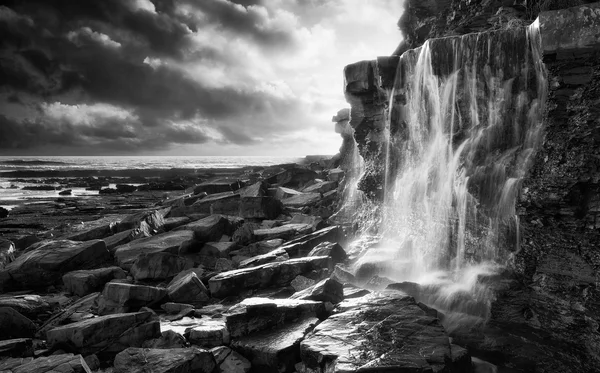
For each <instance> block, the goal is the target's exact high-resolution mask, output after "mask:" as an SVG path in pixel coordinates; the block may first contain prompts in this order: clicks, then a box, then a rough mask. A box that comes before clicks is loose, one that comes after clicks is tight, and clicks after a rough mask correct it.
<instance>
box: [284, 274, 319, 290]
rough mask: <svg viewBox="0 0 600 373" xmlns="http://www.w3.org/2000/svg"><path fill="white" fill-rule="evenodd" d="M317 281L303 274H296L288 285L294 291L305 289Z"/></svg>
mask: <svg viewBox="0 0 600 373" xmlns="http://www.w3.org/2000/svg"><path fill="white" fill-rule="evenodd" d="M316 283H317V282H316V281H315V280H312V279H310V278H308V277H305V276H296V278H295V279H293V280H292V282H290V285H291V286H292V287H293V288H294V290H295V291H296V292H299V291H302V290H305V289H308V288H310V287H311V286H313V285H315V284H316Z"/></svg>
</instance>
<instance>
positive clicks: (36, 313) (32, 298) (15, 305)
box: [0, 294, 55, 320]
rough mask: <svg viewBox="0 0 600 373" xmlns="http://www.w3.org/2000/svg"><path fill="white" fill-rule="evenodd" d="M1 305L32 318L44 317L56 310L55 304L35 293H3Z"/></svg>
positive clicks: (0, 300)
mask: <svg viewBox="0 0 600 373" xmlns="http://www.w3.org/2000/svg"><path fill="white" fill-rule="evenodd" d="M0 307H10V308H12V309H14V310H15V311H17V312H19V313H21V314H23V316H25V317H27V318H29V319H31V320H39V319H44V318H46V317H47V316H49V315H50V314H52V312H53V311H54V308H55V305H54V304H51V303H50V302H48V301H47V300H46V299H44V297H42V296H39V295H35V294H25V295H1V296H0Z"/></svg>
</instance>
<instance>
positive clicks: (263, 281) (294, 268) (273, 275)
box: [208, 257, 331, 298]
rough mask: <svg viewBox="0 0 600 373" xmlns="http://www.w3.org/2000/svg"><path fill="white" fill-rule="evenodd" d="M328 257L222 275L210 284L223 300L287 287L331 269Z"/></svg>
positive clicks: (297, 260)
mask: <svg viewBox="0 0 600 373" xmlns="http://www.w3.org/2000/svg"><path fill="white" fill-rule="evenodd" d="M330 265H331V263H330V259H329V258H328V257H313V258H299V259H290V260H287V261H284V262H276V263H268V264H263V265H260V266H257V267H250V268H244V269H237V270H233V271H229V272H223V273H220V274H218V275H216V276H214V277H212V278H211V279H210V280H209V281H208V283H209V287H210V292H211V294H212V295H213V296H214V297H217V298H223V297H226V296H229V295H236V294H239V293H240V292H241V291H243V290H245V289H260V288H267V287H271V286H287V285H289V283H290V282H292V280H293V279H294V278H296V276H298V275H301V274H303V273H307V272H310V271H313V270H319V269H322V268H328V267H330Z"/></svg>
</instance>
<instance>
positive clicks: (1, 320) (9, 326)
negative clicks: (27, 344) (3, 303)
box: [0, 307, 37, 340]
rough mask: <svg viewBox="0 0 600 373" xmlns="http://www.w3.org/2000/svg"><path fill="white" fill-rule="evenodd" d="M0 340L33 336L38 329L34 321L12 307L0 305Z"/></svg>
mask: <svg viewBox="0 0 600 373" xmlns="http://www.w3.org/2000/svg"><path fill="white" fill-rule="evenodd" d="M0 330H2V333H0V340H4V339H14V338H29V337H33V336H34V334H35V331H36V330H37V327H36V325H35V324H34V323H33V321H31V320H29V319H28V318H27V317H25V316H23V315H22V314H20V313H19V312H17V311H15V310H14V309H12V308H10V307H0Z"/></svg>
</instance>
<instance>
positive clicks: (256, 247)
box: [229, 238, 284, 257]
mask: <svg viewBox="0 0 600 373" xmlns="http://www.w3.org/2000/svg"><path fill="white" fill-rule="evenodd" d="M283 242H284V241H283V240H282V239H281V238H275V239H272V240H265V241H259V242H255V243H252V244H249V245H247V246H244V247H242V248H241V249H238V250H234V251H231V252H230V253H229V255H231V256H232V257H233V256H246V257H253V256H257V255H262V254H267V253H269V252H271V251H273V250H275V249H277V248H278V247H279V246H281V245H282V244H283Z"/></svg>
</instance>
